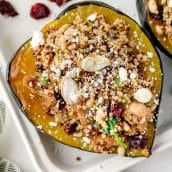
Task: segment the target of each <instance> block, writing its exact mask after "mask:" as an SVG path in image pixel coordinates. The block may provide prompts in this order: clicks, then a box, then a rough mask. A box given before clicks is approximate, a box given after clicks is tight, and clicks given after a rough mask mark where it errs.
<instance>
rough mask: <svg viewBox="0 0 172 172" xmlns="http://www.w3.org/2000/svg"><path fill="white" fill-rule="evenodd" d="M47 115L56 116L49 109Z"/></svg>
mask: <svg viewBox="0 0 172 172" xmlns="http://www.w3.org/2000/svg"><path fill="white" fill-rule="evenodd" d="M46 114H47V115H49V116H54V114H52V113H51V109H48V110H47V111H46Z"/></svg>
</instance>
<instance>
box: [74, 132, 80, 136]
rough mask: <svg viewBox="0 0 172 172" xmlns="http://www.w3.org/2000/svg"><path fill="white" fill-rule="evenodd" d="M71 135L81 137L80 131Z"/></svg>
mask: <svg viewBox="0 0 172 172" xmlns="http://www.w3.org/2000/svg"><path fill="white" fill-rule="evenodd" d="M73 136H74V137H82V133H81V132H80V133H74V134H73Z"/></svg>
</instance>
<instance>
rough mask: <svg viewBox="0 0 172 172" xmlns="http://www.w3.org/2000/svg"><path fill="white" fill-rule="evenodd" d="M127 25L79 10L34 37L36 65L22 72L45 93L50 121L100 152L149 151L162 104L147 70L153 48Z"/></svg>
mask: <svg viewBox="0 0 172 172" xmlns="http://www.w3.org/2000/svg"><path fill="white" fill-rule="evenodd" d="M129 31H130V25H128V24H127V23H125V21H123V20H121V19H118V18H116V19H115V20H114V22H113V23H111V24H110V23H108V22H107V21H106V20H105V17H104V16H103V15H100V14H97V13H93V14H91V15H89V16H88V17H87V19H84V18H82V17H81V16H80V15H79V14H78V15H77V16H76V18H75V20H74V21H73V22H72V23H71V24H65V25H63V26H62V27H60V28H59V29H54V30H51V31H49V32H46V33H44V34H43V33H42V32H39V31H38V32H34V35H33V38H32V40H31V46H32V48H33V50H34V57H35V59H36V62H35V66H36V71H35V73H34V75H26V76H25V77H24V84H25V86H27V87H28V88H29V89H30V90H31V92H33V93H35V92H36V93H37V94H38V95H39V96H41V97H43V98H44V99H45V101H44V102H43V103H42V108H43V109H44V110H45V112H46V114H47V115H50V116H54V117H55V121H52V122H51V125H53V126H56V125H57V124H61V125H62V126H64V131H65V132H66V134H68V135H71V134H73V136H74V137H75V138H76V139H77V138H82V141H83V143H84V145H85V146H87V145H90V146H91V148H92V149H94V151H96V152H101V153H112V152H113V151H114V150H115V149H117V152H118V154H119V155H121V156H123V155H125V150H126V149H128V148H131V149H132V148H134V149H143V150H144V152H145V154H146V153H148V150H147V143H148V137H147V136H146V134H145V133H146V131H147V129H148V124H149V123H151V122H153V118H154V115H153V114H154V111H155V109H156V107H157V104H158V103H157V101H158V100H157V97H158V93H156V91H155V89H154V87H153V84H154V79H153V78H151V77H149V76H147V75H146V72H145V66H146V67H147V66H148V58H153V53H151V52H144V51H142V50H141V49H140V48H139V47H138V45H137V42H134V41H133V40H132V38H131V37H130V36H129ZM154 70H155V69H154V68H152V69H151V71H152V72H155V71H154Z"/></svg>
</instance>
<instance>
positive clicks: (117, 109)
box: [110, 104, 124, 117]
mask: <svg viewBox="0 0 172 172" xmlns="http://www.w3.org/2000/svg"><path fill="white" fill-rule="evenodd" d="M123 111H124V107H123V106H122V105H121V104H114V105H111V108H110V112H111V113H112V116H113V117H120V116H121V115H122V113H123Z"/></svg>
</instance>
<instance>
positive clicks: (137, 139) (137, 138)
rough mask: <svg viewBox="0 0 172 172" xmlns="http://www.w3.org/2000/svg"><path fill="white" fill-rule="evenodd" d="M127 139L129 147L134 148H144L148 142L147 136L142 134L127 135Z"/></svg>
mask: <svg viewBox="0 0 172 172" xmlns="http://www.w3.org/2000/svg"><path fill="white" fill-rule="evenodd" d="M127 140H128V143H129V147H130V148H134V149H144V148H145V147H146V145H147V142H148V138H147V137H146V136H144V135H133V136H128V137H127Z"/></svg>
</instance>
